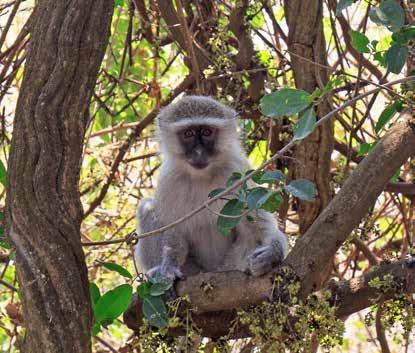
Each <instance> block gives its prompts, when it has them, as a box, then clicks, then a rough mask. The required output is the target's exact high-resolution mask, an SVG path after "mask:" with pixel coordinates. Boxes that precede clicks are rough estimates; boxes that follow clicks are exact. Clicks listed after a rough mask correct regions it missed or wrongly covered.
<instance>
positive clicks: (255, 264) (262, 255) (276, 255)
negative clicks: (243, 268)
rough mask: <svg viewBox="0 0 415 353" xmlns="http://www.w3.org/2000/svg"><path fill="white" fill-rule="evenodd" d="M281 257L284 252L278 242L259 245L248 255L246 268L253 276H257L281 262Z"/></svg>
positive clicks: (282, 257)
mask: <svg viewBox="0 0 415 353" xmlns="http://www.w3.org/2000/svg"><path fill="white" fill-rule="evenodd" d="M283 259H284V252H283V249H282V246H281V245H280V243H278V242H274V243H272V244H270V245H265V246H261V247H259V248H256V249H255V251H254V252H253V253H252V254H251V255H249V256H248V259H247V262H248V270H249V272H250V273H251V274H252V275H253V276H255V277H258V276H261V275H263V274H265V273H267V272H269V271H271V270H272V269H273V268H274V267H276V266H278V265H279V264H281V263H282V260H283Z"/></svg>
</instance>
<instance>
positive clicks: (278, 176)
mask: <svg viewBox="0 0 415 353" xmlns="http://www.w3.org/2000/svg"><path fill="white" fill-rule="evenodd" d="M277 180H278V181H284V180H285V175H284V173H283V172H282V171H281V170H278V169H275V170H272V171H266V172H264V173H263V174H262V175H261V177H260V179H259V182H257V183H258V184H264V183H275V182H276V181H277Z"/></svg>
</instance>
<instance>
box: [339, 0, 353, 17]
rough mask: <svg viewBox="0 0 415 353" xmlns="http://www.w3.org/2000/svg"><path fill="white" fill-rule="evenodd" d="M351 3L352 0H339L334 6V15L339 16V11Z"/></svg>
mask: <svg viewBox="0 0 415 353" xmlns="http://www.w3.org/2000/svg"><path fill="white" fill-rule="evenodd" d="M351 4H353V0H339V2H338V3H337V6H336V16H340V14H341V12H342V11H343V10H345V9H346V8H347V7H349V6H350V5H351Z"/></svg>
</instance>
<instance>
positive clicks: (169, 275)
mask: <svg viewBox="0 0 415 353" xmlns="http://www.w3.org/2000/svg"><path fill="white" fill-rule="evenodd" d="M147 276H148V277H149V278H151V281H153V282H164V283H168V284H171V288H170V289H168V290H167V291H166V292H165V293H164V297H165V299H166V300H167V301H171V300H174V299H176V298H177V297H178V296H177V293H176V291H175V289H174V286H173V284H174V282H175V281H176V280H180V279H184V275H183V273H182V271H180V269H179V268H178V267H176V266H166V265H160V266H156V267H153V268H152V269H150V270H149V271H148V272H147Z"/></svg>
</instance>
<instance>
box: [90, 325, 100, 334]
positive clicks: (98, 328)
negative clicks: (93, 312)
mask: <svg viewBox="0 0 415 353" xmlns="http://www.w3.org/2000/svg"><path fill="white" fill-rule="evenodd" d="M100 332H101V324H100V323H99V322H96V323H95V325H94V327H93V328H92V330H91V334H92V336H96V335H97V334H98V333H100Z"/></svg>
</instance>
